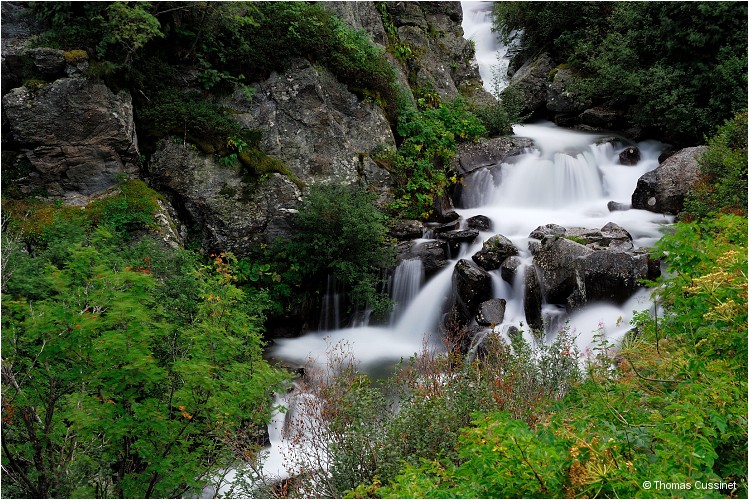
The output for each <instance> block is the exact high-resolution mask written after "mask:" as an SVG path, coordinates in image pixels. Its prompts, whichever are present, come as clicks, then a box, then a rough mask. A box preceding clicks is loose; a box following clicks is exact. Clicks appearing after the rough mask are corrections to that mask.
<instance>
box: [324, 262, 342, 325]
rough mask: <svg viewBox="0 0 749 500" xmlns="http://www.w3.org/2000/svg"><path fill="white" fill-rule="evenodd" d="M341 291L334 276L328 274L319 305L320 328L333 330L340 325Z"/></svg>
mask: <svg viewBox="0 0 749 500" xmlns="http://www.w3.org/2000/svg"><path fill="white" fill-rule="evenodd" d="M342 297H343V291H342V290H341V288H340V286H339V285H338V280H336V279H335V276H332V275H331V276H328V282H327V285H326V286H325V294H324V295H323V297H322V304H321V305H320V326H319V329H320V330H335V329H336V328H338V327H339V326H341V299H342Z"/></svg>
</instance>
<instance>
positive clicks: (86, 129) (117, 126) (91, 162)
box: [3, 78, 139, 204]
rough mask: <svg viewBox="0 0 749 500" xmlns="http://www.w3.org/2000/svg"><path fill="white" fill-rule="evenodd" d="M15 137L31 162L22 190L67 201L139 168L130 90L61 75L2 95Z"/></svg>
mask: <svg viewBox="0 0 749 500" xmlns="http://www.w3.org/2000/svg"><path fill="white" fill-rule="evenodd" d="M3 111H4V116H5V120H7V123H8V125H9V129H10V132H11V135H12V137H13V139H14V140H15V141H16V143H17V144H18V145H19V148H20V149H21V152H22V154H23V155H24V156H25V157H26V159H27V160H28V161H29V163H30V165H31V166H32V167H33V171H32V172H31V173H30V174H29V175H28V176H27V177H26V178H24V179H19V180H18V183H19V185H20V186H19V187H21V191H22V192H24V191H26V192H31V191H33V190H39V189H43V190H45V191H46V192H47V193H49V195H50V196H54V197H64V198H65V200H66V201H67V202H69V203H71V204H84V203H85V202H86V201H87V199H88V197H90V196H92V195H96V194H99V193H102V192H104V191H106V190H107V189H109V188H111V187H113V186H114V185H115V184H117V183H118V182H119V181H120V180H121V179H120V177H122V176H125V177H127V176H133V175H136V174H137V173H138V164H139V151H138V140H137V136H136V133H135V124H134V122H133V106H132V100H131V97H130V94H129V93H127V92H125V91H120V92H118V93H117V94H115V93H113V92H112V91H111V90H110V89H109V88H108V87H107V86H106V85H104V84H103V83H98V82H94V81H90V80H85V79H79V78H62V79H59V80H56V81H54V82H52V83H50V84H46V85H39V86H36V87H34V88H29V87H19V88H16V89H13V90H11V91H10V92H9V93H8V94H6V95H5V96H4V97H3Z"/></svg>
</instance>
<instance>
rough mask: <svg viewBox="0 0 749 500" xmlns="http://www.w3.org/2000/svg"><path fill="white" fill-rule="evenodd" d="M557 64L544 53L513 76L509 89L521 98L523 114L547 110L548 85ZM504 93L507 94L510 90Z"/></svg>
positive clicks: (503, 92) (524, 65) (529, 61)
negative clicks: (550, 75)
mask: <svg viewBox="0 0 749 500" xmlns="http://www.w3.org/2000/svg"><path fill="white" fill-rule="evenodd" d="M554 66H555V64H554V62H553V61H552V59H551V57H550V56H549V54H548V53H546V52H543V53H541V54H539V55H538V56H536V57H534V58H532V59H530V60H528V61H527V62H526V63H525V64H523V65H522V66H521V67H520V69H518V70H517V71H516V72H515V74H513V75H512V79H511V80H510V84H509V86H508V87H507V89H514V90H515V91H517V92H518V93H519V94H520V96H521V101H522V103H523V110H522V113H524V114H533V113H535V112H537V111H538V110H543V109H545V108H546V99H547V88H546V87H547V83H548V80H549V74H550V73H551V70H552V69H553V68H554ZM507 89H505V90H503V91H502V94H505V93H506V92H507V91H508V90H507Z"/></svg>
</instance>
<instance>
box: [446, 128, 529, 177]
mask: <svg viewBox="0 0 749 500" xmlns="http://www.w3.org/2000/svg"><path fill="white" fill-rule="evenodd" d="M531 147H533V141H532V140H531V139H528V138H526V137H494V138H491V139H485V138H481V139H479V140H478V142H463V143H460V144H459V145H458V150H457V152H456V154H455V158H454V159H453V163H452V168H453V170H454V171H455V172H457V173H458V174H460V175H466V174H469V173H471V172H474V171H476V170H479V169H481V168H485V167H492V166H494V165H499V164H500V163H502V162H504V161H506V160H507V159H508V158H511V157H513V156H517V155H520V154H522V153H523V152H524V151H525V150H526V149H527V148H531Z"/></svg>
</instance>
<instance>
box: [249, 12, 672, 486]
mask: <svg viewBox="0 0 749 500" xmlns="http://www.w3.org/2000/svg"><path fill="white" fill-rule="evenodd" d="M463 9H464V14H465V19H466V21H465V22H464V29H465V31H466V37H471V38H473V39H474V40H475V41H476V48H477V52H480V55H481V56H482V57H483V62H482V61H481V60H480V61H479V62H480V64H481V66H482V76H483V78H484V81H485V82H486V81H488V80H489V79H490V76H491V70H490V69H487V67H490V66H492V65H494V64H496V63H497V55H496V54H497V50H500V53H501V47H500V48H498V46H497V45H496V44H488V45H487V43H486V39H491V40H493V39H494V34H492V33H491V31H490V27H491V19H490V9H491V2H463ZM478 25H480V26H478ZM487 46H488V48H487ZM480 47H481V49H480ZM479 49H480V50H479ZM487 52H490V53H491V54H492V55H491V57H488V56H486V53H487ZM514 133H515V134H516V135H518V136H522V137H528V138H531V139H532V140H533V142H534V144H535V146H536V147H535V148H534V149H533V150H530V151H527V152H526V153H525V154H523V155H521V156H517V157H514V158H512V159H511V161H510V162H508V163H504V164H501V165H496V166H492V167H488V168H484V169H480V170H478V171H475V172H472V173H471V174H470V175H467V176H466V177H465V179H464V181H463V184H464V185H463V190H462V197H461V200H460V202H459V205H458V208H457V210H456V211H457V212H458V213H459V214H460V215H461V218H462V220H463V221H465V220H466V219H467V218H469V217H471V216H475V215H484V216H486V217H488V218H489V219H490V220H491V222H492V224H493V228H492V231H491V232H482V233H480V235H479V237H478V238H476V240H475V241H474V242H473V243H472V244H471V245H464V246H463V247H462V248H461V251H460V254H459V255H453V260H452V261H451V262H450V263H449V265H448V266H446V267H445V268H444V269H443V270H442V271H440V272H438V273H437V274H436V275H434V276H433V277H431V279H429V280H428V281H425V280H424V270H423V267H422V265H421V263H420V262H419V261H413V260H410V261H409V260H407V261H403V262H401V263H400V265H399V266H398V268H397V269H396V270H395V272H394V275H393V279H392V283H391V287H390V290H391V296H392V298H393V299H394V301H395V302H396V305H395V310H394V312H393V315H392V317H391V320H390V321H389V322H387V323H385V324H380V325H366V324H362V325H359V326H355V327H349V328H337V329H336V328H331V327H330V325H335V324H338V319H337V318H338V317H339V316H340V311H338V310H337V309H336V307H338V305H337V304H336V303H335V301H336V300H338V296H337V295H338V291H337V290H335V286H334V284H331V285H330V288H331V290H330V294H329V296H328V297H327V300H328V301H329V302H328V303H327V304H324V307H325V308H327V309H328V310H329V311H332V313H331V314H332V317H334V320H333V321H332V322H331V320H330V319H329V317H328V316H330V315H324V318H323V320H322V321H321V329H320V330H319V331H316V332H311V333H308V334H306V335H304V336H301V337H298V338H291V339H278V340H276V341H275V344H274V345H273V346H272V348H271V351H270V355H271V356H272V357H273V358H275V359H276V360H279V361H282V362H283V363H285V364H287V365H292V366H293V365H298V366H302V365H304V364H305V363H307V362H308V361H311V362H312V363H318V364H324V363H325V362H326V353H327V352H328V351H329V350H330V349H331V347H333V346H335V345H337V344H339V343H345V344H346V345H347V348H348V349H349V350H350V351H351V353H352V354H353V355H354V356H355V358H356V359H357V360H358V361H359V362H360V367H361V368H362V369H363V370H365V371H367V372H368V373H370V374H371V375H374V376H380V375H382V374H384V373H387V371H388V370H387V368H388V367H392V366H393V365H394V364H395V363H397V362H398V361H399V360H401V359H404V358H406V359H407V358H408V357H410V356H412V355H414V354H416V353H418V352H420V351H421V350H422V349H423V347H424V345H428V346H432V347H434V348H440V346H441V343H440V334H439V325H440V322H441V319H442V316H443V314H444V312H445V310H446V307H447V306H448V305H449V301H450V300H451V293H452V275H453V267H454V265H455V263H456V262H457V260H458V258H468V259H470V256H471V255H473V254H474V253H476V252H477V251H478V250H479V249H480V248H481V245H482V243H483V241H485V240H486V239H487V238H489V237H491V236H493V235H495V234H502V235H504V236H506V237H507V238H509V239H510V240H511V241H512V242H513V243H514V244H515V246H516V247H517V248H518V249H519V251H520V256H519V257H520V261H521V263H522V264H521V267H522V266H528V265H530V264H531V254H530V251H529V250H528V242H529V237H528V235H529V234H530V233H531V232H532V231H533V230H534V229H536V228H537V227H539V226H542V225H546V224H551V223H553V224H558V225H561V226H564V227H584V228H601V227H603V226H604V225H606V224H607V223H609V222H614V223H616V224H618V225H620V226H622V227H623V228H625V229H626V230H627V231H629V233H630V234H631V235H632V237H633V241H634V245H635V247H636V248H637V247H650V246H652V244H653V243H654V242H655V241H656V240H657V239H658V238H659V237H660V228H661V227H662V225H663V224H664V223H668V222H671V220H670V218H668V217H665V216H663V215H660V214H654V213H651V212H647V211H642V210H622V211H614V212H610V211H609V209H608V207H607V203H608V202H609V201H615V202H619V203H622V204H626V205H628V204H629V203H630V198H631V195H632V192H633V191H634V189H635V187H636V184H637V179H638V178H639V177H640V176H642V175H643V174H645V173H646V172H648V171H649V170H652V169H654V168H655V167H657V166H658V160H657V158H658V155H659V153H660V144H659V143H655V142H643V143H640V144H638V147H639V148H640V151H641V161H640V162H639V163H638V164H637V165H635V166H622V165H620V164H619V163H618V161H617V159H618V153H619V152H620V151H621V150H623V149H624V144H620V145H617V144H611V143H609V142H605V143H602V144H596V141H597V140H598V139H600V136H598V135H594V134H583V133H579V132H574V131H570V130H565V129H560V128H557V127H555V126H554V125H552V124H549V123H540V124H532V125H519V126H516V127H514ZM617 148H618V149H617ZM520 271H521V272H518V273H517V274H518V275H519V276H522V275H523V274H524V273H523V272H522V269H521V270H520ZM491 274H492V277H493V283H494V296H495V297H497V298H503V299H505V300H506V301H507V304H506V311H505V319H504V322H503V323H502V324H501V325H499V326H498V327H496V328H497V329H498V331H500V332H501V331H504V329H506V328H507V326H509V325H515V326H521V325H522V324H525V323H526V321H525V317H524V308H523V303H522V300H523V283H522V280H517V282H516V283H513V284H510V283H507V282H506V281H504V280H503V279H501V277H500V275H499V271H492V272H491ZM330 301H333V302H330ZM648 308H649V303H648V300H647V294H646V293H645V292H644V291H643V292H641V293H637V294H635V295H634V296H633V297H632V298H631V299H629V300H628V301H627V302H626V303H625V304H623V305H614V304H601V303H599V304H592V305H588V306H586V307H584V308H582V309H581V310H580V311H578V312H576V313H575V314H573V315H572V316H571V317H568V316H567V314H566V312H565V310H564V308H563V307H561V306H557V305H545V306H544V309H543V313H544V318H545V320H546V322H547V324H548V325H551V326H550V327H549V328H548V330H549V331H547V336H548V337H550V336H553V334H554V332H555V328H556V326H558V325H560V324H562V323H563V322H564V321H567V320H569V325H570V327H571V328H572V329H573V331H574V333H575V334H576V335H578V337H577V339H578V340H577V342H578V347H579V348H580V350H581V351H582V350H584V349H585V348H586V347H587V346H588V345H589V344H590V342H591V340H592V337H593V335H594V334H595V333H596V331H598V330H599V328H600V327H603V328H604V329H605V331H606V332H607V334H608V335H609V337H610V338H612V339H616V338H618V337H619V336H620V335H621V334H623V333H624V332H625V331H626V330H627V328H628V325H629V320H630V319H631V316H632V312H633V311H635V310H638V311H639V310H644V309H648ZM526 329H527V328H526ZM286 398H287V396H286V395H282V396H279V397H278V400H277V403H279V404H281V405H285V406H288V405H289V403H288V400H287V399H286ZM283 425H284V415H283V414H281V413H277V414H276V415H275V416H274V419H273V422H272V423H271V425H270V426H269V431H270V440H271V445H272V446H271V447H270V449H269V456H268V458H267V459H266V461H265V463H264V474H266V475H268V476H273V477H288V476H289V475H290V473H293V471H288V470H287V469H286V466H285V463H284V459H283V457H284V454H285V453H287V452H288V449H289V446H290V444H289V443H288V442H286V441H285V439H284V436H283V432H282V428H283Z"/></svg>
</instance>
